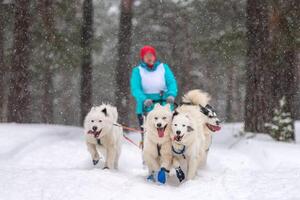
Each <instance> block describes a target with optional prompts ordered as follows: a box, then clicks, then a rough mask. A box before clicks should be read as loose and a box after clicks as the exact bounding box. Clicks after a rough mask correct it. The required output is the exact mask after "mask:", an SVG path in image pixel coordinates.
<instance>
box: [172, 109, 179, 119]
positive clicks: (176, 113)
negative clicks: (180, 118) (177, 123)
mask: <svg viewBox="0 0 300 200" xmlns="http://www.w3.org/2000/svg"><path fill="white" fill-rule="evenodd" d="M178 114H179V112H178V111H177V110H175V111H174V112H173V115H172V119H173V118H174V117H175V116H176V115H178Z"/></svg>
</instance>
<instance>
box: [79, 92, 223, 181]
mask: <svg viewBox="0 0 300 200" xmlns="http://www.w3.org/2000/svg"><path fill="white" fill-rule="evenodd" d="M209 100H210V97H209V95H208V94H207V93H204V92H202V91H201V90H192V91H190V92H188V93H187V94H186V95H184V97H183V100H182V105H180V106H179V107H177V108H176V109H175V110H174V111H172V110H171V105H170V104H166V105H164V106H162V105H160V104H159V103H157V104H155V106H154V109H153V110H151V111H150V112H149V113H148V115H147V117H146V120H145V124H144V135H145V136H144V137H145V139H144V148H143V159H144V161H145V164H146V166H147V167H148V170H149V176H148V177H147V179H148V180H149V181H153V182H158V183H161V184H164V183H166V181H167V177H168V173H169V172H170V170H171V169H172V168H174V169H175V171H176V176H177V178H178V180H179V181H180V182H181V181H183V180H184V179H187V180H190V179H193V178H194V177H195V176H196V173H197V170H198V169H199V168H200V167H201V166H203V165H205V163H206V158H207V153H208V151H209V146H210V144H211V137H212V133H213V132H215V131H218V130H219V129H220V126H219V124H220V121H219V119H218V118H217V115H216V113H215V112H214V110H213V109H212V108H211V106H209V104H208V102H209ZM204 105H206V106H204ZM117 120H118V113H117V109H116V108H115V107H113V106H111V105H109V104H103V105H101V106H97V107H92V108H91V110H90V112H89V113H88V114H87V116H86V118H85V121H84V130H85V137H86V144H87V148H88V151H89V153H90V154H91V158H92V161H93V163H94V165H96V164H97V163H98V161H99V158H100V156H99V153H101V155H102V156H103V157H104V158H105V163H104V169H117V167H118V160H119V156H120V152H121V137H122V135H123V130H122V127H120V126H118V124H117ZM184 171H186V173H185V172H184Z"/></svg>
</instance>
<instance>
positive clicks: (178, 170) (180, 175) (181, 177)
mask: <svg viewBox="0 0 300 200" xmlns="http://www.w3.org/2000/svg"><path fill="white" fill-rule="evenodd" d="M175 170H176V176H177V178H178V180H179V182H182V181H183V180H184V179H185V175H184V172H183V171H182V170H181V168H180V167H178V168H176V169H175Z"/></svg>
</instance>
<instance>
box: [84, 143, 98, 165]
mask: <svg viewBox="0 0 300 200" xmlns="http://www.w3.org/2000/svg"><path fill="white" fill-rule="evenodd" d="M86 145H87V148H88V151H89V152H90V154H91V157H92V159H93V164H94V165H96V164H97V163H98V162H99V154H98V152H97V149H96V145H95V144H91V143H89V142H87V143H86Z"/></svg>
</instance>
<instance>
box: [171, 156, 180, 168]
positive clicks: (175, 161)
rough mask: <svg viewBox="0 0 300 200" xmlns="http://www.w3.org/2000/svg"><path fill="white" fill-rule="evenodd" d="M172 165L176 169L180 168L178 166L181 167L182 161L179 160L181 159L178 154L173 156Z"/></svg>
mask: <svg viewBox="0 0 300 200" xmlns="http://www.w3.org/2000/svg"><path fill="white" fill-rule="evenodd" d="M172 165H173V167H174V168H175V169H176V168H178V167H180V161H179V159H178V158H177V157H176V156H174V157H173V160H172Z"/></svg>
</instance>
